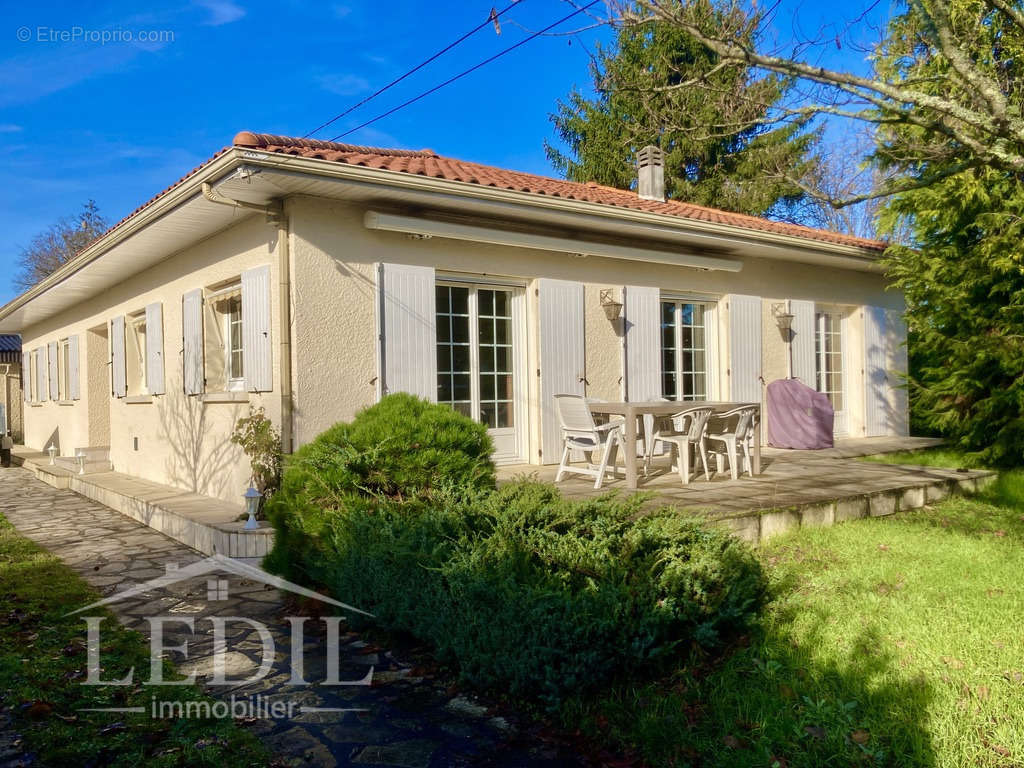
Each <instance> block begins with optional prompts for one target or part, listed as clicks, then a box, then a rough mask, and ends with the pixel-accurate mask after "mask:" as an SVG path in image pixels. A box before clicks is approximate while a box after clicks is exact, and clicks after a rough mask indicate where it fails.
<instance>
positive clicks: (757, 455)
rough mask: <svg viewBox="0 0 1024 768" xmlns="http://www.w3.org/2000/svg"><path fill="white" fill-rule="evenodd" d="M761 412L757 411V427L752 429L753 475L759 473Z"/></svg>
mask: <svg viewBox="0 0 1024 768" xmlns="http://www.w3.org/2000/svg"><path fill="white" fill-rule="evenodd" d="M760 416H761V414H760V413H758V419H757V429H756V430H755V431H754V475H755V476H757V475H760V474H761V419H760Z"/></svg>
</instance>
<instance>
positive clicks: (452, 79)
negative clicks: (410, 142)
mask: <svg viewBox="0 0 1024 768" xmlns="http://www.w3.org/2000/svg"><path fill="white" fill-rule="evenodd" d="M599 2H601V0H591V1H590V2H589V3H587V4H586V5H583V6H580V7H579V8H577V9H576V10H575V11H573V12H572V13H570V14H569V15H567V16H563V17H562V18H560V19H559V20H558V21H555V22H552V23H551V24H548V26H546V27H544V29H541V30H538V31H536V32H534V33H533V34H531V35H529V36H528V37H524V38H523V39H522V40H520V41H519V42H517V43H515V44H513V45H510V46H509V47H508V48H505V49H504V50H501V51H498V53H496V54H494V55H493V56H491V57H489V58H486V59H484V60H483V61H481V62H479V63H477V64H474V65H473V66H472V67H470V68H469V69H466V70H463V71H462V72H460V73H459V74H457V75H454V76H452V77H450V78H448V79H447V80H445V81H444V82H443V83H440V84H438V85H435V86H434V87H433V88H430V89H428V90H426V91H423V92H422V93H420V94H419V95H417V96H413V97H412V98H411V99H409V100H407V101H404V102H402V103H401V104H399V105H398V106H395V107H392V108H391V109H389V110H387V111H386V112H382V113H380V114H379V115H377V116H376V117H373V118H371V119H369V120H367V121H366V122H365V123H362V124H360V125H357V126H356V127H355V128H352V129H350V130H347V131H345V132H344V133H339V134H338V135H337V136H335V137H333V138H331V139H329V141H337V140H338V139H342V138H344V137H345V136H348V135H349V134H351V133H355V132H356V131H359V130H362V129H363V128H366V127H367V126H369V125H372V124H373V123H376V122H377V121H378V120H383V119H384V118H385V117H389V116H390V115H393V114H394V113H395V112H398V111H399V110H401V109H405V108H406V107H408V106H409V105H411V104H415V103H416V102H417V101H419V100H420V99H423V98H426V97H427V96H429V95H430V94H432V93H435V92H437V91H439V90H441V89H442V88H444V87H445V86H446V85H451V84H452V83H454V82H455V81H456V80H459V79H461V78H463V77H465V76H466V75H468V74H471V73H472V72H476V70H478V69H480V68H481V67H484V66H486V65H488V64H490V63H491V62H492V61H494V60H495V59H500V58H501V57H502V56H504V55H505V54H506V53H511V52H512V51H514V50H515V49H516V48H518V47H519V46H521V45H524V44H526V43H528V42H530V41H531V40H533V39H534V38H536V37H540V36H541V35H543V34H545V33H546V32H549V31H551V30H552V29H554V28H555V27H557V26H559V25H560V24H564V23H565V22H567V21H568V20H569V19H571V18H573V17H574V16H577V15H578V14H581V13H583V12H584V11H585V10H587V9H588V8H590V7H591V6H594V5H597V4H598V3H599ZM509 7H511V6H509ZM505 10H508V8H506V9H505ZM504 12H505V11H502V13H504ZM492 18H493V17H492ZM488 22H490V19H488ZM317 130H319V128H318V129H317ZM303 138H305V137H303Z"/></svg>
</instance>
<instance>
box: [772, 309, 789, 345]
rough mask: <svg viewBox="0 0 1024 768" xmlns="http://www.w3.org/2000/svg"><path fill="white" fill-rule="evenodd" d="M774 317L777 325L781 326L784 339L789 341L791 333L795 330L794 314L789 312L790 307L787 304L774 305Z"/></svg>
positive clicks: (780, 329)
mask: <svg viewBox="0 0 1024 768" xmlns="http://www.w3.org/2000/svg"><path fill="white" fill-rule="evenodd" d="M772 316H773V317H774V318H775V324H776V325H777V326H779V333H781V334H782V338H784V339H785V340H786V341H789V332H790V331H791V330H792V329H793V313H792V312H790V311H789V307H788V306H786V303H785V302H779V303H778V304H772Z"/></svg>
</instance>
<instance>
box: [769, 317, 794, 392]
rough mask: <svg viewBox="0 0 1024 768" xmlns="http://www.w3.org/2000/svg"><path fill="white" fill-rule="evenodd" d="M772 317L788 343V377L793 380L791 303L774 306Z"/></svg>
mask: <svg viewBox="0 0 1024 768" xmlns="http://www.w3.org/2000/svg"><path fill="white" fill-rule="evenodd" d="M772 316H773V317H774V318H775V324H776V325H777V326H779V333H781V334H782V338H783V340H784V341H785V342H786V351H787V352H788V365H789V368H788V370H787V371H786V376H787V378H790V379H791V378H793V313H792V312H790V311H789V303H788V302H785V301H780V302H779V303H777V304H772Z"/></svg>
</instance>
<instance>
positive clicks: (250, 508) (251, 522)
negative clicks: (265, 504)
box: [244, 485, 263, 531]
mask: <svg viewBox="0 0 1024 768" xmlns="http://www.w3.org/2000/svg"><path fill="white" fill-rule="evenodd" d="M262 498H263V494H261V493H260V492H259V491H257V490H256V489H255V488H253V487H252V486H251V485H250V486H249V490H247V491H246V492H245V511H246V512H248V513H249V519H248V520H246V521H245V526H244V529H245V530H247V531H255V530H257V529H258V528H259V527H260V522H259V520H257V519H256V513H257V512H258V511H259V508H260V499H262Z"/></svg>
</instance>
